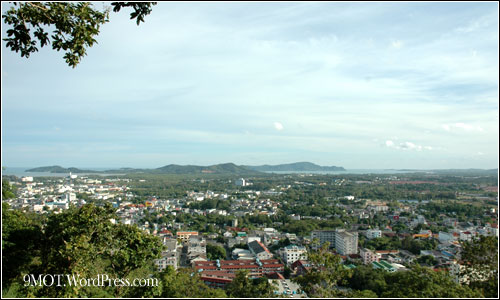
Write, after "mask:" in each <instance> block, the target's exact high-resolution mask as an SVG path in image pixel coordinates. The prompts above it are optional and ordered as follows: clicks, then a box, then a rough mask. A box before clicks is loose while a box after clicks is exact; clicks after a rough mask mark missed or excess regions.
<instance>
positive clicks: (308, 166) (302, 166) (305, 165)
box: [26, 162, 345, 175]
mask: <svg viewBox="0 0 500 300" xmlns="http://www.w3.org/2000/svg"><path fill="white" fill-rule="evenodd" d="M26 171H27V172H50V173H69V172H71V173H75V174H76V173H146V174H228V175H258V174H259V173H261V172H268V171H299V172H300V171H306V172H307V171H345V169H344V168H343V167H336V166H330V167H323V166H318V165H316V164H313V163H310V162H297V163H291V164H282V165H263V166H238V165H235V164H233V163H225V164H217V165H211V166H195V165H186V166H182V165H175V164H171V165H166V166H163V167H160V168H156V169H134V168H121V169H117V170H106V171H94V170H82V169H78V168H63V167H61V166H48V167H39V168H33V169H29V170H26Z"/></svg>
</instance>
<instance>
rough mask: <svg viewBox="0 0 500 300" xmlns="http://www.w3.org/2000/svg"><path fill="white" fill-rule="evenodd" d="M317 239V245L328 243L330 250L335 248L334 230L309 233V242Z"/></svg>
mask: <svg viewBox="0 0 500 300" xmlns="http://www.w3.org/2000/svg"><path fill="white" fill-rule="evenodd" d="M314 239H318V241H319V244H320V245H323V244H324V243H326V242H328V243H330V248H333V247H335V230H314V231H312V232H311V240H314Z"/></svg>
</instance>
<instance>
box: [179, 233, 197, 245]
mask: <svg viewBox="0 0 500 300" xmlns="http://www.w3.org/2000/svg"><path fill="white" fill-rule="evenodd" d="M197 235H198V231H178V232H177V238H178V239H180V240H181V241H182V242H187V241H189V237H190V236H197Z"/></svg>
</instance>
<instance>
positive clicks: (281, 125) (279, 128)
mask: <svg viewBox="0 0 500 300" xmlns="http://www.w3.org/2000/svg"><path fill="white" fill-rule="evenodd" d="M274 128H275V129H276V130H278V131H281V130H283V124H281V123H280V122H274Z"/></svg>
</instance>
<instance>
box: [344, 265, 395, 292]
mask: <svg viewBox="0 0 500 300" xmlns="http://www.w3.org/2000/svg"><path fill="white" fill-rule="evenodd" d="M384 275H385V271H383V270H380V269H374V268H373V267H372V266H371V265H367V266H366V265H361V266H358V267H356V268H355V269H354V271H353V274H352V277H351V278H349V279H348V282H349V287H350V288H352V289H354V290H360V291H363V290H370V291H373V292H374V293H375V294H376V295H378V296H380V295H381V294H382V292H383V291H385V290H386V288H387V283H386V282H385V277H384Z"/></svg>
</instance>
